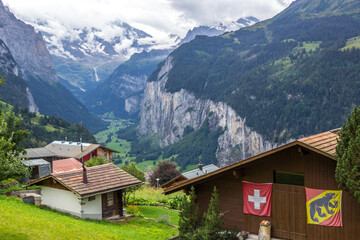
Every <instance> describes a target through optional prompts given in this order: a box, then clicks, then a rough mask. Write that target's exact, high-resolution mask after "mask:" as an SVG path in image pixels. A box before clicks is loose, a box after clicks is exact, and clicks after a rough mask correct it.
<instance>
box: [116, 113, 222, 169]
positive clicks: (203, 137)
mask: <svg viewBox="0 0 360 240" xmlns="http://www.w3.org/2000/svg"><path fill="white" fill-rule="evenodd" d="M222 133H223V129H221V128H218V129H216V130H215V131H211V130H210V128H209V122H208V121H207V120H206V121H204V123H203V125H202V126H201V127H200V128H199V129H198V130H196V131H195V130H194V129H193V128H191V127H189V126H188V127H186V128H185V129H184V134H183V138H182V139H181V140H180V141H179V142H177V143H174V144H172V145H169V146H167V147H165V148H162V149H161V148H160V147H159V146H158V144H157V142H156V138H147V137H144V136H140V135H139V134H138V131H137V128H136V125H133V126H130V127H128V128H125V129H120V130H119V131H118V132H117V135H118V136H117V137H118V138H121V139H125V140H127V141H130V142H131V151H130V153H129V154H130V156H133V157H136V159H135V161H136V162H137V163H139V162H143V161H148V160H157V159H158V158H159V157H160V156H161V155H162V157H163V159H167V158H171V160H172V161H175V162H176V163H177V165H178V166H179V167H180V169H181V170H184V169H185V168H186V166H188V165H195V164H198V163H199V162H202V163H204V164H211V163H214V164H217V159H216V156H215V154H216V150H217V148H218V138H219V136H220V135H221V134H222Z"/></svg>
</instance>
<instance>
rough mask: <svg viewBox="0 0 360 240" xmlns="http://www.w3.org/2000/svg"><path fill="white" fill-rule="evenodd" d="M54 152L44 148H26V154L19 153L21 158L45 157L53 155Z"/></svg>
mask: <svg viewBox="0 0 360 240" xmlns="http://www.w3.org/2000/svg"><path fill="white" fill-rule="evenodd" d="M55 156H56V154H55V153H54V152H52V151H50V150H49V149H46V148H28V149H26V154H22V155H20V157H22V158H45V157H55Z"/></svg>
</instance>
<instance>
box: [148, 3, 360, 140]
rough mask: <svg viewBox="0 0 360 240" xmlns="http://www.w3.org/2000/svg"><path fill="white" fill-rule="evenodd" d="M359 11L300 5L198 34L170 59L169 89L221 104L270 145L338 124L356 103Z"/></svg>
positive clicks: (328, 5) (349, 5)
mask: <svg viewBox="0 0 360 240" xmlns="http://www.w3.org/2000/svg"><path fill="white" fill-rule="evenodd" d="M359 8H360V6H359V3H358V2H357V1H341V0H339V1H310V0H299V1H296V2H295V3H293V4H292V5H291V6H290V7H289V8H288V9H286V10H285V11H284V12H282V13H280V14H279V15H278V16H276V17H274V18H273V19H270V20H267V21H265V22H261V23H258V24H256V25H254V26H252V27H249V28H243V29H240V30H238V31H236V32H230V33H227V34H224V35H222V36H220V37H211V38H210V37H204V36H202V37H197V38H196V39H195V40H194V41H192V42H190V43H188V44H184V45H183V46H181V47H180V48H178V49H177V50H176V51H174V52H173V53H172V54H171V55H170V56H171V57H172V59H173V60H172V65H173V66H172V69H171V70H170V72H169V76H168V81H167V82H166V90H167V91H168V92H170V93H175V92H178V91H180V90H181V89H186V90H188V91H190V92H192V93H194V94H195V95H196V96H197V97H198V98H209V99H211V100H214V101H216V102H219V101H222V102H226V103H227V104H229V105H230V106H231V107H232V108H233V109H234V110H235V111H236V112H237V113H238V114H239V115H240V116H242V117H246V123H247V125H248V126H250V127H251V128H253V129H254V130H256V131H257V132H259V133H260V134H262V135H263V136H265V138H266V139H267V140H269V141H273V142H278V143H281V142H284V141H287V140H289V139H291V138H297V137H299V136H301V135H310V134H314V133H317V132H321V131H326V130H329V129H332V128H337V127H341V126H342V125H343V124H344V122H345V120H346V116H347V114H348V113H349V112H350V110H351V109H352V107H353V105H354V104H359V103H360V95H359V94H358V93H359V89H360V88H359V87H360V77H359V76H360V75H359V73H360V50H359V48H360V41H359V39H360V14H359V13H358V12H359V11H358V10H359ZM334 9H335V10H334ZM329 12H332V13H331V14H329ZM161 67H162V65H161V66H159V68H158V69H157V71H155V72H154V73H153V74H152V76H151V77H150V78H149V81H156V80H157V77H158V73H159V71H160V68H161Z"/></svg>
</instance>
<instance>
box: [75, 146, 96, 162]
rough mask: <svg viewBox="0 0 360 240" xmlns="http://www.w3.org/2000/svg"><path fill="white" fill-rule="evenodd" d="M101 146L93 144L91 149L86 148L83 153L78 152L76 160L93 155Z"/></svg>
mask: <svg viewBox="0 0 360 240" xmlns="http://www.w3.org/2000/svg"><path fill="white" fill-rule="evenodd" d="M100 146H101V145H99V144H91V145H90V146H89V147H87V148H84V149H83V151H82V152H81V151H80V152H78V153H77V154H76V155H75V156H74V157H75V158H78V159H79V158H82V157H84V156H86V155H88V154H89V153H91V152H92V151H94V150H95V149H97V148H98V147H100Z"/></svg>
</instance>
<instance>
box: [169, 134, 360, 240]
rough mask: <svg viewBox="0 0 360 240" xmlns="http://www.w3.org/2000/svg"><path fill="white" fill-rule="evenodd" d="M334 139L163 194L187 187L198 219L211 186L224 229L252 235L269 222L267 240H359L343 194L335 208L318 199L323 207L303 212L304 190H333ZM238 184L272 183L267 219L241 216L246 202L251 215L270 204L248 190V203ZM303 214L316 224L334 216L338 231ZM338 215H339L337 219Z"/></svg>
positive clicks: (262, 157) (358, 211)
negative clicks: (271, 239)
mask: <svg viewBox="0 0 360 240" xmlns="http://www.w3.org/2000/svg"><path fill="white" fill-rule="evenodd" d="M337 138H338V135H337V131H336V130H335V131H328V132H324V133H321V134H318V135H314V136H310V137H306V138H302V139H299V140H296V141H293V142H291V143H288V144H285V145H283V146H280V147H278V148H275V149H273V150H271V151H268V152H264V153H262V154H259V155H257V156H253V157H251V158H248V159H246V160H244V161H239V162H236V163H234V164H232V165H229V166H227V167H224V168H221V169H219V170H217V171H214V172H212V173H209V174H205V175H203V176H199V177H196V178H193V179H189V180H185V181H182V182H179V183H176V184H175V185H173V186H171V187H169V188H167V189H165V193H166V194H170V193H173V192H176V191H179V190H186V191H189V190H190V187H191V186H194V188H195V192H196V194H197V203H198V204H199V211H200V213H201V214H203V213H204V212H205V211H206V210H207V207H208V204H209V200H210V195H211V193H212V191H213V188H214V186H216V187H217V189H218V190H219V200H220V204H221V208H222V212H223V213H224V220H225V227H227V228H234V227H236V228H237V229H240V230H245V231H248V232H251V233H257V232H258V230H259V224H260V222H261V221H262V220H269V221H271V225H272V226H271V227H272V229H271V234H272V236H273V237H279V238H286V239H314V240H315V239H316V240H317V239H327V240H328V239H359V237H360V204H359V203H357V202H356V201H355V200H354V199H353V198H352V197H351V196H350V195H349V194H348V193H347V192H345V191H343V192H342V201H340V203H339V201H338V202H337V203H339V204H337V203H336V204H335V202H332V204H330V202H329V201H332V200H331V198H332V197H331V198H328V200H327V202H324V201H323V200H324V199H325V197H324V198H321V200H319V201H323V202H322V203H321V204H320V203H319V201H317V202H316V205H312V204H311V203H310V205H309V208H310V211H309V212H308V208H307V198H306V190H305V187H307V188H312V189H323V190H338V184H337V182H336V181H335V176H334V175H335V167H336V161H335V158H334V154H335V147H336V145H337ZM243 181H246V182H251V183H272V193H271V205H270V206H271V207H270V209H271V213H270V216H258V215H253V214H245V213H244V210H245V208H246V206H245V207H244V202H246V201H247V202H251V204H252V205H251V206H253V208H254V209H255V208H260V206H263V205H264V204H267V201H268V200H270V199H268V200H266V199H264V198H263V196H261V195H260V194H259V192H260V191H259V190H257V191H256V190H254V191H253V192H252V193H253V194H251V195H247V196H248V198H247V199H244V194H246V193H245V192H243ZM264 185H265V184H264ZM244 186H245V185H244ZM319 196H320V195H319ZM330 196H331V195H330ZM340 196H341V195H340ZM314 199H315V198H314ZM329 199H330V200H329ZM340 200H341V198H340ZM308 201H309V202H311V201H312V200H308ZM314 203H315V201H314ZM334 205H337V206H336V207H339V208H338V209H341V212H340V211H339V212H336V213H335V211H334V209H335V208H332V207H335V206H334ZM311 209H313V211H312V210H311ZM328 210H329V211H328ZM327 211H328V213H326V212H327ZM316 212H317V213H316ZM329 212H330V213H329ZM308 213H310V216H311V217H313V216H316V217H317V218H320V215H324V216H325V217H327V216H331V215H329V214H334V216H335V215H336V216H337V217H338V216H340V223H341V224H342V226H341V227H331V226H321V225H318V224H308V223H307V221H308V219H307V214H308ZM339 213H340V215H337V214H339ZM341 213H342V219H341ZM331 217H332V216H331ZM326 221H327V220H326ZM327 223H329V222H327Z"/></svg>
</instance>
